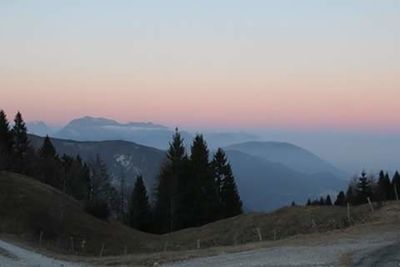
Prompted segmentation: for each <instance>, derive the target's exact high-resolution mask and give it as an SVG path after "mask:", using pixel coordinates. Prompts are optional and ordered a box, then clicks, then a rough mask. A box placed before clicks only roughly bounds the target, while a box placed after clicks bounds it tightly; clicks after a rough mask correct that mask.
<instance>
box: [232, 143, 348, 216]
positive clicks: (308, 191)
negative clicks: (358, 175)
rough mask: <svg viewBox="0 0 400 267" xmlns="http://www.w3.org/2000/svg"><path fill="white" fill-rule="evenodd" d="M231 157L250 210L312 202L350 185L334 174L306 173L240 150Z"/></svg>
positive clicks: (238, 182)
mask: <svg viewBox="0 0 400 267" xmlns="http://www.w3.org/2000/svg"><path fill="white" fill-rule="evenodd" d="M227 155H228V157H229V160H230V162H231V165H232V169H233V172H234V174H235V176H236V182H237V184H238V188H239V192H240V195H241V197H242V199H243V200H244V205H245V208H246V209H247V210H251V211H270V210H273V209H276V208H279V207H282V206H286V205H289V204H290V203H291V202H292V201H295V202H297V203H304V202H305V201H306V200H307V199H308V198H314V197H319V196H321V195H324V196H326V194H328V193H330V194H332V193H335V192H337V191H338V190H343V189H344V188H345V187H346V185H347V182H346V181H345V180H342V179H339V178H337V177H336V176H335V175H333V174H331V173H315V174H307V173H302V172H299V171H295V170H292V169H290V168H288V167H286V166H285V165H283V164H280V163H275V162H271V161H268V160H266V159H263V158H261V157H257V156H252V155H249V154H246V153H243V152H240V151H236V150H230V151H229V150H228V151H227ZM332 197H333V198H334V197H336V195H332Z"/></svg>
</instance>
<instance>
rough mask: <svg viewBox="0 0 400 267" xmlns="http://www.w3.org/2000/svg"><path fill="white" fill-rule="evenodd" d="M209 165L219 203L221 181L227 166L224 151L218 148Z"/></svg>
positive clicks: (220, 200)
mask: <svg viewBox="0 0 400 267" xmlns="http://www.w3.org/2000/svg"><path fill="white" fill-rule="evenodd" d="M211 167H212V171H213V175H214V180H215V183H216V188H217V194H218V201H219V202H220V203H221V202H222V199H221V190H222V181H223V180H224V179H225V176H226V174H227V173H226V172H227V167H228V160H227V158H226V155H225V152H224V151H223V150H222V149H221V148H218V150H217V152H216V153H215V154H214V158H213V160H212V162H211Z"/></svg>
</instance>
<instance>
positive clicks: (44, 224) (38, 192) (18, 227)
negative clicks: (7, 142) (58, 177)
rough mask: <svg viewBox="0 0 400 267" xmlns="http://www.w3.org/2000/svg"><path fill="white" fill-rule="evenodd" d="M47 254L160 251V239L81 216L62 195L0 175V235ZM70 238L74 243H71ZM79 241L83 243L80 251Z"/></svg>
mask: <svg viewBox="0 0 400 267" xmlns="http://www.w3.org/2000/svg"><path fill="white" fill-rule="evenodd" d="M41 231H43V242H42V245H43V246H44V247H45V248H48V249H50V250H55V251H59V252H71V248H72V244H71V243H72V242H73V246H74V250H75V251H79V253H80V254H91V255H98V254H99V252H100V250H101V248H102V245H103V244H104V255H110V254H121V253H123V252H124V250H125V246H126V248H127V250H128V252H131V253H133V252H148V251H154V250H159V249H160V248H158V247H157V244H159V243H160V242H158V240H159V239H160V237H159V236H156V235H151V234H147V233H142V232H139V231H135V230H133V229H130V228H128V227H125V226H123V225H121V224H119V223H116V222H113V221H111V222H104V221H101V220H98V219H96V218H94V217H92V216H90V215H87V214H86V213H84V211H83V208H82V206H81V204H80V203H79V202H77V201H75V200H74V199H72V198H69V197H68V196H66V195H64V194H63V193H61V192H59V191H57V190H55V189H53V188H51V187H49V186H47V185H45V184H42V183H39V182H37V181H35V180H33V179H32V178H29V177H25V176H22V175H18V174H13V173H8V172H0V233H7V234H15V235H18V236H19V237H20V238H21V239H22V240H25V241H30V242H35V243H38V241H39V235H40V232H41ZM71 237H73V239H71ZM82 240H85V241H86V245H85V248H84V249H82V248H81V244H82V243H81V242H82Z"/></svg>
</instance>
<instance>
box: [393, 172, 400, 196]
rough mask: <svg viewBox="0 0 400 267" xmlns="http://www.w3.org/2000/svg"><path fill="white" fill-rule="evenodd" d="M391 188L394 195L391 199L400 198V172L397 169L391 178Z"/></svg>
mask: <svg viewBox="0 0 400 267" xmlns="http://www.w3.org/2000/svg"><path fill="white" fill-rule="evenodd" d="M392 190H393V195H394V198H393V199H395V200H397V199H396V198H400V174H399V172H398V171H396V173H395V174H394V176H393V179H392ZM396 194H397V196H396Z"/></svg>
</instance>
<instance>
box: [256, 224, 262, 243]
mask: <svg viewBox="0 0 400 267" xmlns="http://www.w3.org/2000/svg"><path fill="white" fill-rule="evenodd" d="M256 231H257V235H258V240H259V241H260V242H261V241H263V239H262V235H261V230H260V228H258V227H257V228H256Z"/></svg>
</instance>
